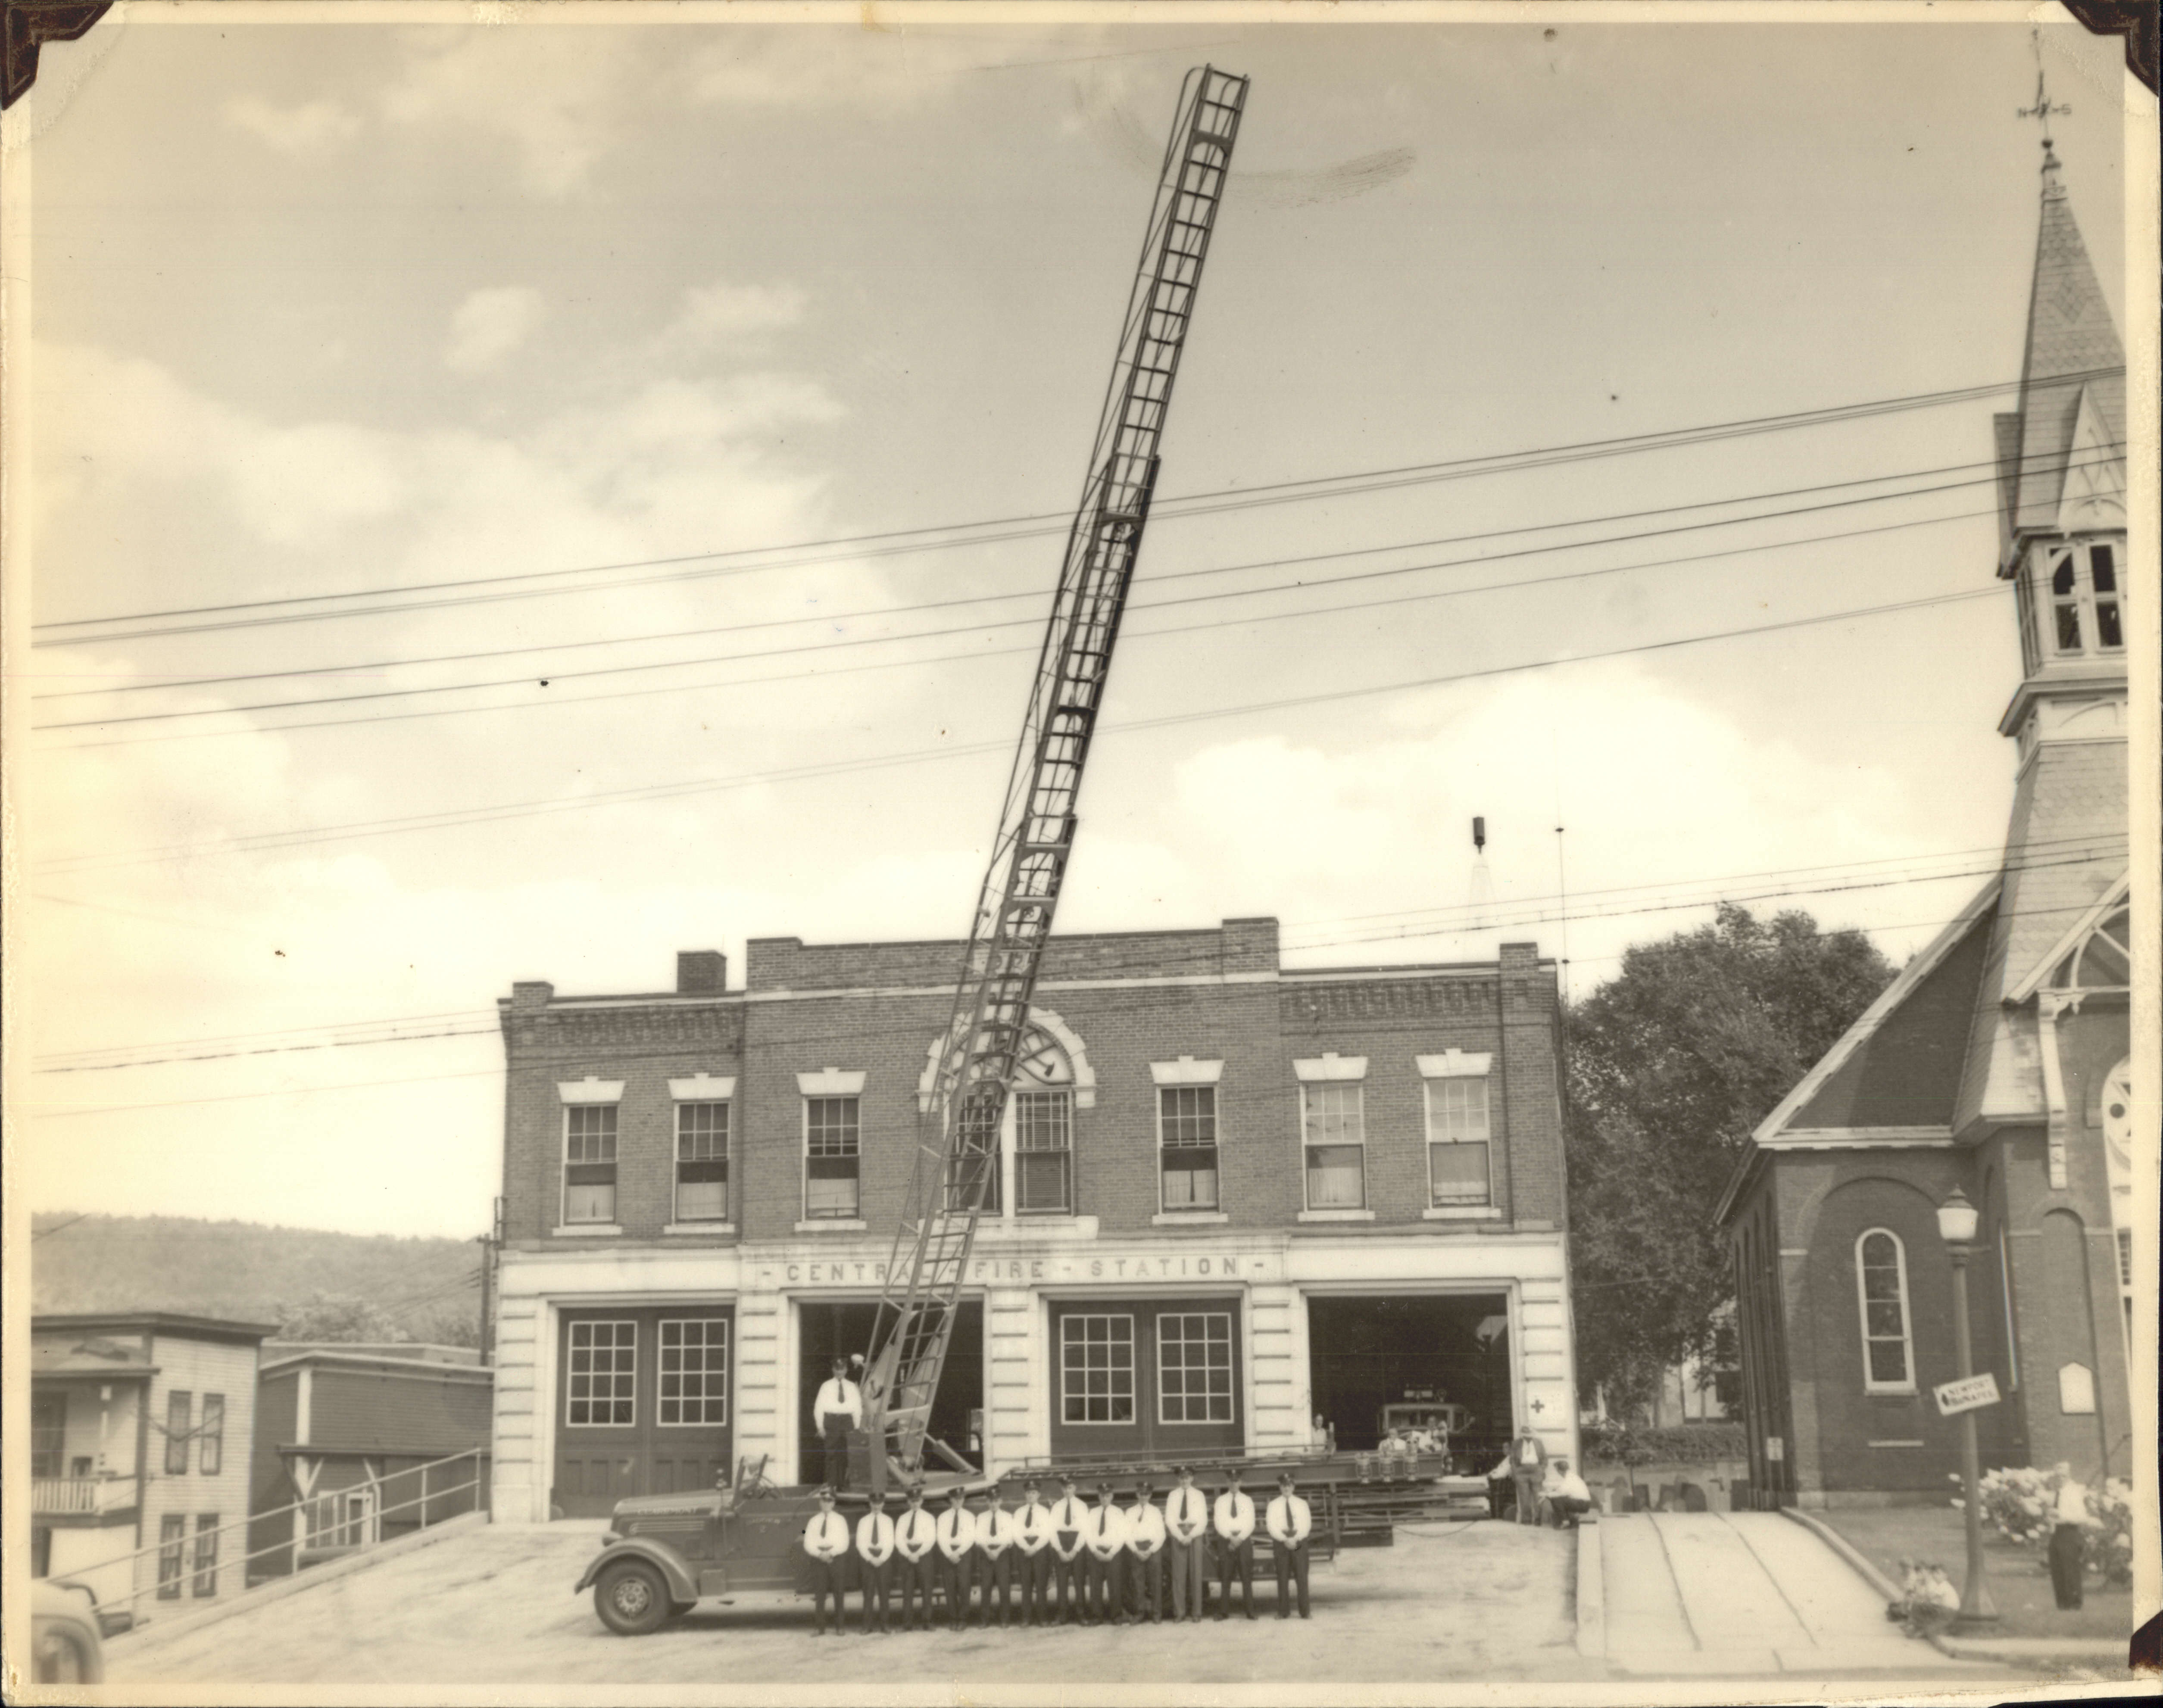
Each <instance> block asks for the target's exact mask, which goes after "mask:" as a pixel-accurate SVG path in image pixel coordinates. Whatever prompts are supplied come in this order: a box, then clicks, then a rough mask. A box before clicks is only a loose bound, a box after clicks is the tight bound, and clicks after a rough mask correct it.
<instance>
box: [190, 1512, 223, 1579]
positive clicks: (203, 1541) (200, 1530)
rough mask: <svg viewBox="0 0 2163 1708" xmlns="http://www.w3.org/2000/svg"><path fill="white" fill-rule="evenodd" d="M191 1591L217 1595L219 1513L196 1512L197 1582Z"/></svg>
mask: <svg viewBox="0 0 2163 1708" xmlns="http://www.w3.org/2000/svg"><path fill="white" fill-rule="evenodd" d="M191 1593H192V1594H194V1595H196V1596H215V1595H216V1594H217V1513H215V1512H198V1513H196V1562H195V1583H194V1585H193V1586H192V1589H191Z"/></svg>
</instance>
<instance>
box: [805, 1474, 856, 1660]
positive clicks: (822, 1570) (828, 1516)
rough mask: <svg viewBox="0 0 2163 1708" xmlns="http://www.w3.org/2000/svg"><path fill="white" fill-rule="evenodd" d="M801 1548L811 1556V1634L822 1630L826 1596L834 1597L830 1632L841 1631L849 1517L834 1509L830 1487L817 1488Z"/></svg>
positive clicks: (821, 1632)
mask: <svg viewBox="0 0 2163 1708" xmlns="http://www.w3.org/2000/svg"><path fill="white" fill-rule="evenodd" d="M804 1552H805V1553H806V1554H809V1555H810V1556H811V1594H812V1597H813V1600H812V1610H813V1616H814V1618H815V1619H816V1621H817V1622H816V1623H815V1624H814V1625H813V1626H812V1627H811V1634H812V1635H813V1636H814V1637H824V1636H825V1634H826V1597H827V1596H832V1597H833V1598H834V1635H835V1636H836V1637H839V1636H840V1635H841V1616H842V1614H843V1612H844V1611H846V1609H845V1607H844V1606H843V1603H842V1589H841V1584H842V1576H841V1562H842V1561H843V1560H844V1559H847V1558H848V1554H849V1521H848V1520H847V1519H846V1518H844V1517H842V1516H841V1514H840V1513H839V1512H835V1510H834V1491H833V1490H831V1489H830V1488H822V1489H820V1491H819V1510H818V1511H817V1512H814V1513H813V1514H812V1515H811V1522H810V1523H808V1524H806V1525H805V1526H804Z"/></svg>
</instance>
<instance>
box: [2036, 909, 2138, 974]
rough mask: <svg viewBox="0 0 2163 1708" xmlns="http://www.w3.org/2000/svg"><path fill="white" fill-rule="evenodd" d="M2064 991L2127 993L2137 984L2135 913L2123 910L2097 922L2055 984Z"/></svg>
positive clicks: (2069, 959)
mask: <svg viewBox="0 0 2163 1708" xmlns="http://www.w3.org/2000/svg"><path fill="white" fill-rule="evenodd" d="M2051 982H2052V983H2053V984H2054V985H2056V988H2057V989H2059V990H2129V989H2130V988H2131V987H2132V985H2133V911H2132V908H2131V906H2130V905H2128V906H2124V907H2120V908H2119V909H2118V910H2117V911H2115V912H2113V913H2111V914H2108V915H2107V916H2106V917H2103V918H2102V919H2100V920H2098V921H2097V922H2096V924H2095V926H2094V927H2093V928H2092V930H2091V931H2089V932H2088V933H2087V936H2085V937H2083V938H2082V939H2081V941H2080V943H2079V946H2078V947H2077V948H2075V949H2074V950H2073V952H2072V953H2071V954H2070V955H2068V956H2066V958H2065V961H2064V963H2063V964H2061V966H2060V967H2059V969H2058V975H2057V977H2056V979H2053V980H2052V981H2051Z"/></svg>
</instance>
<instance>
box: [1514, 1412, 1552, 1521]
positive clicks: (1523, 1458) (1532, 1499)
mask: <svg viewBox="0 0 2163 1708" xmlns="http://www.w3.org/2000/svg"><path fill="white" fill-rule="evenodd" d="M1547 1473H1548V1448H1547V1443H1545V1442H1544V1441H1542V1440H1541V1439H1540V1438H1539V1437H1538V1436H1537V1435H1535V1434H1532V1431H1531V1430H1529V1429H1527V1430H1526V1431H1525V1433H1524V1434H1521V1435H1520V1436H1518V1437H1517V1439H1516V1440H1514V1441H1512V1442H1511V1444H1510V1481H1511V1483H1512V1484H1514V1485H1515V1486H1516V1495H1517V1522H1518V1523H1520V1524H1537V1523H1539V1522H1540V1485H1541V1484H1542V1483H1543V1482H1545V1481H1547Z"/></svg>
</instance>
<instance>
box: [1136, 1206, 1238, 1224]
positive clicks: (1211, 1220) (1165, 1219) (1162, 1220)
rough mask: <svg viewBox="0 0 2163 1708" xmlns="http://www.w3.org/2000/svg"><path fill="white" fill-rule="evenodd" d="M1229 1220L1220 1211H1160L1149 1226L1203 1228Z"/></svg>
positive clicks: (1228, 1217)
mask: <svg viewBox="0 0 2163 1708" xmlns="http://www.w3.org/2000/svg"><path fill="white" fill-rule="evenodd" d="M1230 1220H1232V1218H1231V1217H1230V1215H1228V1214H1226V1212H1224V1211H1223V1210H1221V1209H1160V1210H1159V1211H1158V1212H1157V1213H1156V1214H1155V1215H1153V1216H1151V1217H1150V1226H1152V1227H1157V1228H1184V1227H1203V1226H1208V1225H1212V1224H1215V1223H1222V1222H1228V1221H1230Z"/></svg>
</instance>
